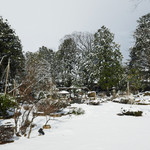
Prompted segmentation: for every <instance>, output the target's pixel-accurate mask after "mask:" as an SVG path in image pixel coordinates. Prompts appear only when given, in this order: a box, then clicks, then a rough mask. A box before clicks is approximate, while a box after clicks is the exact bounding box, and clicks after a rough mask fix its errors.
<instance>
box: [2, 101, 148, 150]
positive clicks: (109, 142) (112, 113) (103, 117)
mask: <svg viewBox="0 0 150 150" xmlns="http://www.w3.org/2000/svg"><path fill="white" fill-rule="evenodd" d="M73 106H75V107H76V106H77V107H81V108H83V109H84V110H85V114H84V115H80V116H74V115H71V116H69V115H68V116H63V117H60V118H55V119H53V120H51V121H50V122H49V123H50V125H51V126H52V128H51V129H47V130H46V129H45V130H44V132H45V135H44V136H38V132H37V130H38V128H39V127H42V125H43V124H44V122H45V118H43V117H39V118H37V119H36V120H35V122H36V123H37V124H38V126H37V127H35V128H34V129H33V132H32V134H31V138H30V139H27V138H25V137H22V138H19V140H16V141H15V142H14V143H11V144H5V145H0V150H149V149H150V144H149V140H150V105H142V106H139V105H138V106H136V107H138V108H139V109H140V110H142V111H143V112H144V113H143V116H142V117H133V116H118V115H117V114H118V113H120V111H121V108H122V107H127V106H129V107H130V105H125V104H119V103H113V102H107V103H103V104H101V105H98V106H92V105H86V104H80V105H79V104H74V105H73ZM133 107H134V106H133Z"/></svg>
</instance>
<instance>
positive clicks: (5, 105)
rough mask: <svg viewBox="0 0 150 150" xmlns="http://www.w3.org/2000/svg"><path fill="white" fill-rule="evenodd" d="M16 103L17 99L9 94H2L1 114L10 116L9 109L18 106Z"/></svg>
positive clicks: (0, 102) (0, 100)
mask: <svg viewBox="0 0 150 150" xmlns="http://www.w3.org/2000/svg"><path fill="white" fill-rule="evenodd" d="M16 105H17V104H16V102H15V100H14V99H13V98H12V97H10V96H9V95H3V94H1V95H0V114H1V116H3V118H8V117H9V113H8V111H11V110H12V109H13V108H15V107H16Z"/></svg>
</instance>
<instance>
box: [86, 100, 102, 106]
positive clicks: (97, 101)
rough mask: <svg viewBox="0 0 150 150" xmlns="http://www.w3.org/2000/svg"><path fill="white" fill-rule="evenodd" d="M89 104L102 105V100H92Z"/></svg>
mask: <svg viewBox="0 0 150 150" xmlns="http://www.w3.org/2000/svg"><path fill="white" fill-rule="evenodd" d="M87 104H89V105H100V100H90V101H89V102H88V103H87Z"/></svg>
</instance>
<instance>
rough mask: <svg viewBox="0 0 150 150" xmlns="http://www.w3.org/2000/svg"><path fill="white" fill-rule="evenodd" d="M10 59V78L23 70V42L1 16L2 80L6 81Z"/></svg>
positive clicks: (0, 56) (0, 53)
mask: <svg viewBox="0 0 150 150" xmlns="http://www.w3.org/2000/svg"><path fill="white" fill-rule="evenodd" d="M8 59H10V74H9V79H10V80H11V81H12V79H14V78H15V76H16V75H17V74H19V73H21V72H22V68H23V63H24V56H23V52H22V45H21V42H20V40H19V38H18V36H17V35H16V33H15V31H14V30H13V29H12V28H11V26H10V25H9V24H8V22H7V21H4V20H3V18H2V17H0V80H1V81H2V82H3V83H4V80H5V79H4V77H5V69H6V66H7V64H8Z"/></svg>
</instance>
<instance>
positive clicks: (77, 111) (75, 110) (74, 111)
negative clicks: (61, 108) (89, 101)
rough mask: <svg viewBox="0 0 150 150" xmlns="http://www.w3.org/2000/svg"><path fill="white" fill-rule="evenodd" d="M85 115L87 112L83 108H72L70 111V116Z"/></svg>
mask: <svg viewBox="0 0 150 150" xmlns="http://www.w3.org/2000/svg"><path fill="white" fill-rule="evenodd" d="M84 113H85V111H84V110H83V109H82V108H76V107H74V108H72V109H70V110H69V113H68V114H74V115H82V114H84Z"/></svg>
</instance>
